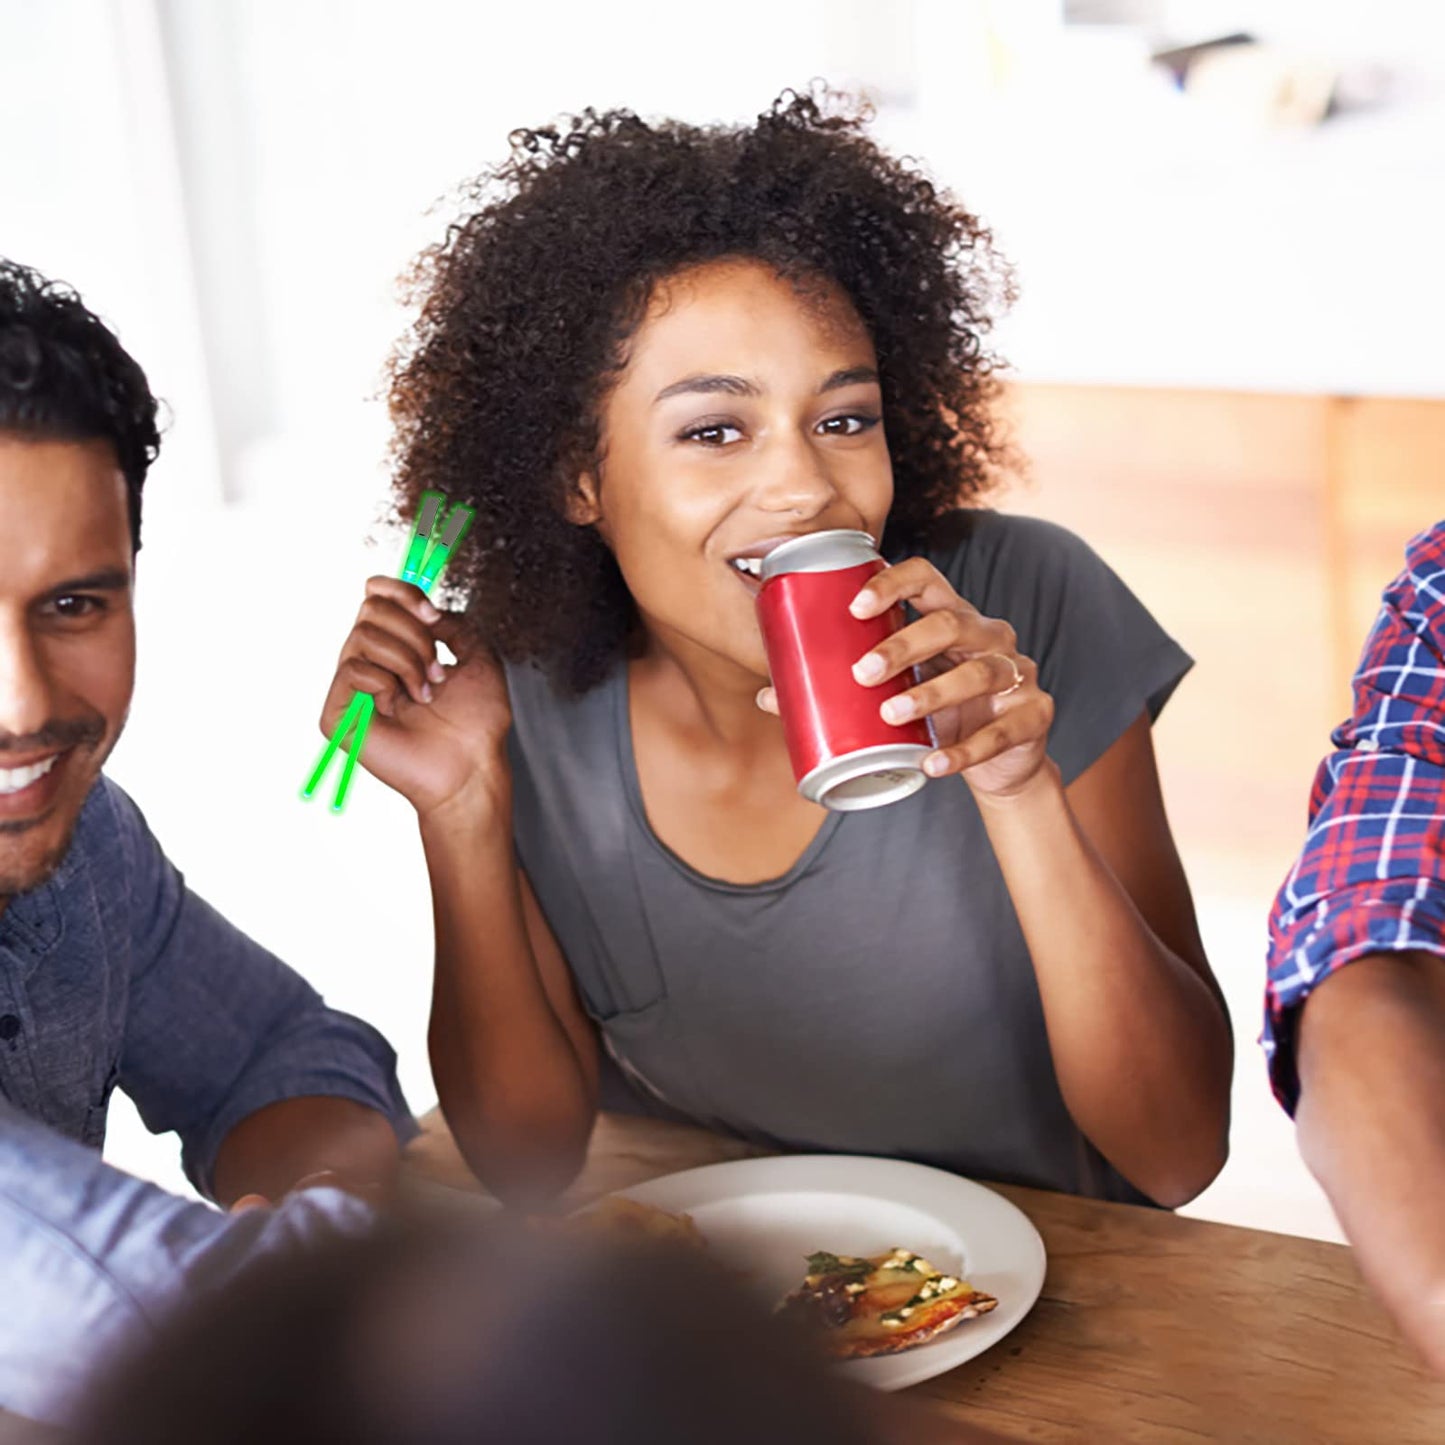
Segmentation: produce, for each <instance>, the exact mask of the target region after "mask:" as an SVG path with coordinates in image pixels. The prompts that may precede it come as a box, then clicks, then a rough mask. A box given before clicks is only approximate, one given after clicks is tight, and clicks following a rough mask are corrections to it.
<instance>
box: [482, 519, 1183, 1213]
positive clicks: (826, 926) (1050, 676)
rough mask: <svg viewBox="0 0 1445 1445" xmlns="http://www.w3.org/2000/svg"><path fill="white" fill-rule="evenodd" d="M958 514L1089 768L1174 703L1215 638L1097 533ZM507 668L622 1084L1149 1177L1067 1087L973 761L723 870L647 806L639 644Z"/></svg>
mask: <svg viewBox="0 0 1445 1445" xmlns="http://www.w3.org/2000/svg"><path fill="white" fill-rule="evenodd" d="M945 531H946V532H947V533H948V536H947V538H946V539H945V540H942V541H940V542H939V543H937V544H936V545H935V546H933V547H931V548H930V549H929V552H928V555H929V556H930V557H931V558H932V560H933V561H934V563H935V564H936V565H937V566H938V568H939V570H940V571H942V572H943V573H944V574H945V575H946V576H947V577H948V578H949V580H950V582H951V583H952V584H953V586H954V587H955V589H956V590H957V591H958V593H959V595H960V596H962V597H964V598H965V599H967V600H968V601H969V602H971V603H973V605H974V606H976V607H977V608H978V609H979V610H980V611H981V612H983V613H985V614H986V615H988V616H991V617H1001V618H1005V619H1007V620H1008V621H1009V622H1011V623H1012V624H1013V626H1014V628H1015V629H1016V631H1017V633H1018V636H1019V650H1020V651H1021V652H1023V653H1025V654H1026V655H1028V656H1030V657H1032V658H1033V659H1034V660H1035V661H1036V662H1037V663H1038V665H1039V673H1040V680H1041V684H1042V686H1043V687H1044V688H1045V689H1046V690H1047V691H1049V692H1050V693H1051V694H1052V695H1053V698H1054V702H1055V705H1056V712H1055V720H1054V725H1053V731H1052V735H1051V739H1050V745H1049V751H1050V754H1051V756H1052V757H1053V758H1054V759H1055V761H1056V762H1057V763H1058V765H1059V767H1060V769H1061V770H1062V773H1063V778H1064V782H1065V783H1069V782H1072V781H1073V780H1074V779H1075V778H1076V777H1078V775H1079V774H1080V773H1082V772H1083V771H1084V770H1085V769H1086V768H1087V767H1088V766H1089V765H1090V764H1091V763H1092V762H1094V761H1095V759H1097V758H1098V757H1099V756H1100V755H1101V754H1102V753H1104V752H1105V751H1106V749H1107V748H1108V747H1109V745H1110V744H1111V743H1113V742H1114V741H1115V740H1116V739H1117V738H1118V737H1119V736H1120V735H1121V734H1122V733H1123V732H1124V730H1125V729H1126V728H1127V727H1128V726H1129V724H1130V723H1131V722H1133V721H1134V719H1135V718H1136V717H1138V715H1139V713H1140V712H1141V711H1143V710H1144V709H1145V708H1148V710H1149V712H1150V714H1151V716H1157V714H1158V712H1159V710H1160V708H1161V707H1162V706H1163V705H1164V702H1165V700H1166V699H1167V698H1168V696H1169V694H1170V693H1171V692H1172V691H1173V689H1174V687H1175V685H1176V684H1177V683H1178V681H1179V679H1180V678H1181V677H1182V676H1183V675H1184V673H1185V672H1186V671H1187V670H1188V669H1189V667H1190V659H1189V657H1188V656H1187V655H1186V654H1185V653H1184V652H1183V651H1182V650H1181V649H1180V648H1179V647H1178V646H1177V645H1176V644H1175V643H1174V642H1173V641H1172V640H1171V639H1170V638H1169V637H1168V636H1167V635H1166V634H1165V633H1164V632H1163V631H1162V630H1161V628H1160V627H1159V625H1158V624H1157V623H1156V622H1155V621H1154V620H1153V618H1152V617H1150V615H1149V614H1148V612H1146V611H1145V609H1144V608H1143V606H1142V605H1141V604H1140V603H1139V601H1138V600H1137V599H1136V598H1135V597H1134V596H1133V594H1132V593H1131V592H1130V591H1129V590H1128V588H1126V587H1125V586H1124V584H1123V583H1122V582H1121V581H1120V580H1119V579H1118V577H1116V576H1115V575H1114V573H1113V572H1112V571H1110V569H1109V568H1108V567H1107V566H1106V565H1105V564H1104V563H1103V562H1102V561H1101V560H1100V559H1099V558H1098V557H1097V556H1096V555H1095V554H1094V553H1093V552H1092V551H1091V550H1090V549H1089V548H1088V547H1087V546H1086V545H1085V544H1084V543H1083V542H1081V541H1080V540H1079V539H1078V538H1077V537H1075V536H1073V535H1072V534H1071V533H1069V532H1066V531H1064V530H1063V529H1062V528H1060V527H1056V526H1053V525H1051V524H1049V523H1046V522H1041V521H1036V520H1033V519H1029V518H1023V517H1010V516H1004V515H1002V514H999V513H995V512H987V511H973V512H962V513H958V514H956V515H955V516H954V517H953V518H951V519H949V525H948V526H947V527H946V528H945ZM508 678H509V682H510V686H511V693H512V708H513V715H514V728H513V735H512V738H511V757H512V765H513V770H514V775H515V833H516V842H517V850H518V855H519V858H520V861H521V863H522V866H523V867H524V868H525V870H526V872H527V875H528V877H529V878H530V879H531V882H532V886H533V888H534V889H535V890H536V894H537V897H538V900H539V901H540V903H541V906H542V911H543V913H544V914H545V915H546V918H547V921H548V923H549V924H550V925H551V927H552V930H553V932H554V933H555V935H556V938H557V941H558V943H559V944H560V946H561V948H562V952H563V954H564V955H565V956H566V958H567V961H568V963H569V965H570V966H571V969H572V972H573V975H574V976H575V978H576V980H577V985H578V989H579V992H580V994H581V997H582V1000H583V1003H584V1004H585V1006H586V1008H587V1011H588V1012H589V1013H590V1014H591V1016H592V1017H593V1019H595V1020H596V1022H597V1024H598V1026H599V1028H600V1029H601V1031H602V1035H603V1038H604V1041H605V1043H606V1046H607V1052H608V1054H609V1055H610V1056H611V1058H612V1059H613V1060H615V1061H616V1063H617V1064H618V1065H620V1067H621V1070H622V1073H623V1074H624V1075H625V1077H626V1080H627V1087H626V1088H624V1087H622V1086H621V1082H620V1081H619V1080H618V1079H617V1078H616V1076H615V1074H614V1075H613V1077H612V1079H611V1082H610V1085H609V1091H610V1092H609V1095H608V1098H607V1103H608V1106H610V1107H618V1106H619V1105H620V1106H621V1107H624V1108H626V1107H631V1108H634V1109H637V1110H639V1111H643V1112H660V1113H667V1114H671V1115H674V1116H683V1117H686V1118H690V1119H693V1120H695V1121H697V1122H700V1123H703V1124H706V1125H709V1126H711V1127H713V1128H717V1129H723V1130H727V1131H730V1132H733V1133H736V1134H739V1135H742V1136H744V1137H747V1138H751V1139H755V1140H758V1141H760V1142H764V1143H769V1144H776V1145H781V1146H784V1147H787V1148H790V1149H805V1150H824V1151H841V1152H849V1153H860V1154H881V1155H891V1156H896V1157H900V1158H906V1159H915V1160H920V1161H922V1162H924V1163H928V1164H934V1165H938V1166H940V1167H942V1168H945V1169H951V1170H954V1171H956V1172H959V1173H962V1174H967V1175H972V1176H976V1177H981V1178H988V1179H1001V1180H1011V1181H1015V1182H1018V1183H1023V1184H1034V1185H1042V1186H1044V1187H1046V1188H1053V1189H1061V1190H1067V1191H1071V1192H1073V1193H1078V1194H1087V1195H1094V1196H1097V1197H1100V1198H1106V1199H1116V1200H1127V1201H1131V1202H1139V1201H1141V1200H1142V1198H1143V1196H1141V1195H1140V1194H1139V1193H1138V1192H1137V1191H1136V1190H1134V1189H1133V1188H1132V1187H1131V1186H1130V1185H1129V1184H1128V1183H1127V1182H1126V1181H1125V1180H1124V1179H1123V1178H1122V1177H1121V1176H1120V1175H1119V1174H1118V1173H1116V1172H1115V1171H1114V1170H1113V1169H1112V1168H1111V1167H1110V1166H1109V1165H1108V1164H1107V1163H1106V1162H1105V1160H1104V1159H1103V1157H1102V1156H1101V1155H1100V1154H1099V1153H1098V1151H1097V1150H1096V1149H1094V1148H1093V1147H1092V1146H1091V1145H1090V1144H1089V1143H1088V1141H1087V1140H1086V1139H1085V1138H1084V1137H1083V1135H1082V1134H1080V1132H1079V1130H1078V1129H1077V1127H1076V1126H1075V1125H1074V1123H1073V1120H1072V1119H1071V1118H1070V1117H1069V1113H1068V1110H1067V1109H1066V1108H1065V1106H1064V1101H1063V1098H1062V1096H1061V1095H1060V1092H1059V1086H1058V1081H1057V1079H1056V1077H1055V1074H1054V1067H1053V1060H1052V1057H1051V1055H1050V1052H1049V1044H1048V1037H1047V1035H1046V1033H1045V1029H1044V1019H1043V1011H1042V1007H1041V1004H1040V1001H1039V994H1038V987H1037V984H1036V982H1035V978H1034V970H1033V964H1032V961H1031V960H1030V957H1029V953H1028V949H1027V947H1026V945H1025V943H1024V939H1023V935H1022V933H1021V931H1020V928H1019V924H1018V919H1017V917H1016V915H1015V913H1014V909H1013V904H1012V901H1011V900H1010V898H1009V894H1008V890H1007V888H1006V887H1005V885H1004V881H1003V877H1002V875H1001V873H1000V871H999V867H998V863H997V860H996V859H995V858H994V855H993V850H992V848H991V847H990V845H989V841H988V837H987V834H986V833H985V831H984V827H983V822H982V820H981V818H980V816H979V812H978V809H977V807H976V806H975V804H974V801H973V798H972V795H971V794H970V792H969V790H968V786H967V784H965V783H964V782H963V781H962V780H960V779H958V778H948V779H944V780H942V781H937V782H932V783H929V784H927V785H926V786H925V787H923V788H922V789H921V790H920V791H919V792H917V793H915V794H914V795H913V796H912V797H911V798H908V799H906V800H905V801H903V802H900V803H894V804H892V805H890V806H888V807H884V808H878V809H874V810H871V811H867V812H859V813H832V814H829V815H828V817H827V818H826V819H825V821H824V823H823V825H822V828H821V829H820V831H819V832H818V834H817V836H816V838H815V839H814V840H813V842H812V843H811V844H810V845H809V847H808V848H807V850H806V852H804V854H803V855H802V857H801V858H799V859H798V861H797V862H796V863H795V864H794V866H793V867H792V868H790V869H789V870H788V872H787V873H785V874H784V875H783V876H782V877H780V878H776V879H773V880H772V881H770V882H766V883H759V884H746V885H739V884H734V883H725V882H720V881H718V880H716V879H712V878H707V877H704V876H703V875H701V874H700V873H698V872H696V871H695V870H694V869H692V868H690V867H688V865H687V864H686V863H684V862H683V861H682V860H681V859H680V858H678V857H677V856H676V855H675V854H674V853H672V852H671V851H670V850H669V849H668V848H667V847H666V846H665V845H664V844H662V843H661V842H660V841H659V840H658V838H657V837H656V835H655V834H654V833H653V832H652V829H651V828H650V827H649V825H648V822H647V818H646V815H645V813H644V810H643V806H642V798H641V793H640V790H639V787H638V781H637V770H636V765H635V760H634V756H633V751H632V736H631V729H630V726H629V722H628V708H627V670H626V668H625V667H624V666H622V665H621V664H620V663H619V665H618V666H617V667H616V668H615V669H614V670H613V672H612V673H611V674H610V675H609V676H608V678H607V679H606V680H605V681H604V682H603V683H602V684H600V685H599V686H598V687H596V688H594V689H593V690H592V691H591V692H589V693H587V694H586V695H584V696H583V697H581V698H575V699H569V698H562V697H559V696H558V695H557V694H556V693H555V692H554V690H553V689H552V688H551V687H550V686H549V684H548V683H547V681H546V680H545V679H544V678H543V677H542V675H541V674H540V673H539V672H538V671H537V670H536V669H534V668H531V667H514V668H510V669H509V670H508ZM1101 1046H1102V1047H1106V1048H1107V1047H1109V1044H1108V1041H1107V1040H1103V1041H1101Z"/></svg>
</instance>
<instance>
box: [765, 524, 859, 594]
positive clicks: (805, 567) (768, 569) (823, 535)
mask: <svg viewBox="0 0 1445 1445" xmlns="http://www.w3.org/2000/svg"><path fill="white" fill-rule="evenodd" d="M877 560H878V544H877V543H876V542H875V541H874V540H873V538H872V537H870V536H869V535H868V533H867V532H855V531H852V530H850V529H848V528H838V529H836V530H833V531H828V532H809V533H808V534H807V535H806V536H803V537H794V538H793V539H792V541H790V542H782V543H780V544H779V545H778V546H776V547H774V548H773V550H772V551H771V552H769V553H768V555H767V556H766V557H764V558H763V560H762V564H761V565H760V566H759V568H758V577H759V579H760V580H761V581H763V582H767V581H769V580H770V579H771V578H774V577H781V576H782V575H783V573H785V572H841V571H842V570H843V568H845V567H859V566H862V564H863V563H865V562H876V561H877Z"/></svg>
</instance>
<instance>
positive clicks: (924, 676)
mask: <svg viewBox="0 0 1445 1445" xmlns="http://www.w3.org/2000/svg"><path fill="white" fill-rule="evenodd" d="M901 602H907V603H909V604H911V605H912V607H913V608H914V610H915V611H916V612H918V613H919V617H918V619H917V621H915V622H911V623H909V624H908V625H907V626H906V627H903V628H900V629H899V631H897V632H895V633H894V634H893V636H892V637H890V638H889V639H888V640H887V641H886V642H883V643H880V644H879V645H878V646H877V647H875V648H873V649H872V650H871V651H870V652H868V653H866V654H864V656H862V657H860V658H859V659H858V661H857V662H856V663H855V664H854V667H853V676H854V677H855V678H857V680H858V681H859V682H860V683H863V684H864V685H865V686H868V687H877V686H878V685H879V684H881V683H884V682H887V681H888V680H889V679H890V678H894V677H897V676H898V675H899V674H900V673H907V672H908V671H909V669H910V668H913V667H915V666H916V667H917V668H918V675H919V681H918V682H917V683H915V685H914V686H913V687H910V688H909V689H908V690H907V691H906V692H902V693H899V694H898V695H897V696H896V697H891V698H889V699H887V701H885V702H884V703H883V704H882V707H881V711H882V715H883V717H884V719H885V721H887V722H891V723H905V722H910V721H912V720H913V719H914V718H920V717H926V718H931V719H932V720H933V729H934V735H935V736H936V737H937V739H938V751H937V752H934V753H930V754H929V755H928V757H926V758H925V759H924V760H923V767H924V771H925V772H927V773H928V775H929V776H930V777H934V778H942V777H947V776H948V775H949V774H950V773H961V774H962V775H963V777H964V779H965V780H966V781H967V782H968V785H969V786H970V787H971V788H972V789H973V790H974V792H975V793H982V794H986V795H989V796H992V797H999V798H1002V797H1008V796H1011V795H1012V794H1015V793H1018V792H1021V791H1022V790H1023V789H1024V787H1026V786H1027V784H1028V783H1030V782H1031V781H1032V780H1033V778H1034V777H1035V776H1036V775H1037V774H1038V772H1039V771H1040V769H1041V768H1042V767H1043V765H1044V762H1045V758H1046V753H1045V747H1046V745H1047V743H1048V737H1049V727H1050V725H1051V724H1052V722H1053V719H1054V701H1053V699H1052V698H1051V697H1050V696H1049V695H1048V693H1046V692H1044V691H1043V690H1042V689H1041V688H1040V687H1039V670H1038V668H1037V666H1036V665H1035V664H1034V662H1033V660H1032V659H1031V658H1027V657H1024V656H1022V655H1021V654H1020V653H1019V651H1018V638H1017V637H1016V636H1015V634H1014V630H1013V628H1012V627H1010V626H1009V624H1008V623H1007V622H1003V621H1000V620H999V619H997V618H993V617H985V616H983V614H982V613H980V612H979V611H978V609H977V608H975V607H972V606H970V605H969V604H968V603H967V602H965V601H964V600H963V598H961V597H960V596H959V595H958V593H957V592H955V591H954V590H953V588H952V587H951V586H950V585H949V582H948V579H947V578H946V577H944V575H943V574H942V573H941V572H940V571H939V570H938V568H937V567H935V566H934V565H933V563H931V562H929V561H927V560H926V559H925V558H922V557H910V558H909V559H908V560H907V561H904V562H900V563H899V564H898V565H897V566H896V567H889V568H887V569H886V570H885V571H882V572H879V573H878V574H877V575H876V576H875V577H873V578H871V579H870V580H869V582H868V583H867V585H866V586H864V588H863V589H862V590H861V591H860V592H859V593H858V596H857V597H856V598H854V600H853V602H852V604H851V611H852V613H853V615H854V616H855V617H876V616H878V614H879V613H881V612H886V611H887V610H888V609H889V608H890V607H893V606H896V605H897V604H898V603H901ZM759 703H760V705H761V706H763V707H764V708H765V709H766V710H767V711H768V712H776V711H777V702H776V699H775V698H774V697H773V696H772V689H771V688H766V689H764V691H763V693H762V694H761V695H760V697H759Z"/></svg>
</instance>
